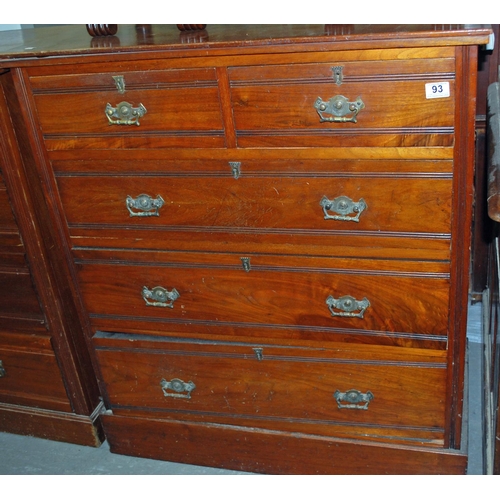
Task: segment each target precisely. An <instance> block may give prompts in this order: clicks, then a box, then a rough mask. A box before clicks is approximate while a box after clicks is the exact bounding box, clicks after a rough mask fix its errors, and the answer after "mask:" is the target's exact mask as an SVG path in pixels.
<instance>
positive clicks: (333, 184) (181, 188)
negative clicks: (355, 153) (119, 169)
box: [58, 168, 452, 234]
mask: <svg viewBox="0 0 500 500" xmlns="http://www.w3.org/2000/svg"><path fill="white" fill-rule="evenodd" d="M228 170H229V168H228ZM58 185H59V191H60V195H61V199H62V202H63V205H64V209H65V214H66V218H67V221H68V224H69V226H70V227H71V226H72V225H81V224H85V225H88V224H98V225H112V226H117V225H122V226H128V227H129V226H130V227H134V228H138V229H140V228H144V229H148V230H150V229H152V228H153V227H159V228H162V227H168V228H176V227H177V228H178V227H185V226H194V227H196V228H197V230H198V231H202V230H205V231H213V230H214V229H215V228H236V229H238V228H245V229H247V230H256V231H258V230H260V229H263V230H265V231H268V230H270V229H273V230H278V229H283V230H290V231H298V230H300V231H308V230H311V231H318V230H319V231H330V230H333V231H335V230H337V231H342V230H346V231H352V232H355V231H382V232H406V233H441V234H443V233H444V234H449V233H450V231H451V228H450V218H451V217H450V214H451V191H452V180H451V179H440V178H436V179H432V178H431V179H429V178H420V179H413V178H405V179H401V178H392V177H391V176H390V175H387V176H377V177H369V176H367V177H366V178H363V177H353V178H346V177H342V176H339V177H321V176H318V177H313V176H303V177H295V176H293V177H278V176H262V177H254V176H245V175H242V176H241V177H240V178H237V179H235V178H232V177H231V175H230V174H228V175H227V176H226V177H210V178H209V179H207V178H206V177H197V176H189V177H181V176H167V177H162V176H144V177H139V176H127V177H114V176H113V177H111V176H98V175H96V176H82V177H66V176H63V177H59V178H58Z"/></svg>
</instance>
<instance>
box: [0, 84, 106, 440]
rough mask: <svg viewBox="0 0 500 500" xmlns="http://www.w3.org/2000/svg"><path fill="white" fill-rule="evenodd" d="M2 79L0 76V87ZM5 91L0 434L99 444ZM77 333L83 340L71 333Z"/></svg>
mask: <svg viewBox="0 0 500 500" xmlns="http://www.w3.org/2000/svg"><path fill="white" fill-rule="evenodd" d="M4 79H5V78H4V77H2V76H0V82H1V83H0V85H2V84H3V83H4ZM3 90H4V89H3V87H0V431H1V432H11V433H17V434H23V435H31V436H36V437H41V438H46V439H54V440H59V441H67V442H71V443H76V444H82V445H89V446H99V445H100V443H101V442H102V439H103V436H102V429H101V426H100V424H99V422H98V417H99V414H100V412H101V408H102V403H101V402H100V400H99V391H98V386H97V382H96V379H95V376H94V374H93V370H92V365H91V361H90V356H89V354H88V351H87V350H86V349H85V344H84V343H83V341H82V333H81V331H82V329H81V326H80V322H79V321H78V320H77V317H76V313H74V314H73V316H72V315H71V305H70V304H71V303H70V301H67V300H65V299H64V298H63V297H61V293H63V290H62V287H61V286H60V285H61V283H62V281H61V277H60V276H58V274H57V272H56V270H55V269H54V268H53V267H52V250H51V247H52V245H53V244H52V241H53V240H52V237H53V235H52V234H51V231H50V227H49V226H47V225H46V222H45V221H44V217H43V214H44V209H43V206H44V205H43V204H42V203H36V196H37V194H38V196H39V197H40V190H39V188H38V189H37V188H36V187H35V186H33V185H31V184H30V183H29V181H28V177H29V176H30V174H29V173H28V172H29V167H28V169H27V170H25V166H24V165H23V162H22V161H21V158H20V156H19V149H18V148H19V144H18V137H17V136H16V133H15V132H14V130H13V129H12V117H11V111H14V109H15V105H14V100H10V99H9V97H12V96H9V97H8V96H7V94H5V93H4V92H3ZM8 100H10V105H11V107H12V108H11V110H9V108H8V107H7V101H8ZM15 119H16V118H15V117H14V121H15ZM19 132H21V135H22V134H23V131H22V130H21V129H19ZM20 137H21V136H19V138H20ZM63 281H65V280H63ZM72 307H73V309H75V306H74V305H73V306H72ZM78 331H80V335H79V337H80V338H75V337H76V335H77V332H78ZM82 346H83V347H84V349H83V350H82V349H81V348H82Z"/></svg>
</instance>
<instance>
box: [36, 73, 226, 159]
mask: <svg viewBox="0 0 500 500" xmlns="http://www.w3.org/2000/svg"><path fill="white" fill-rule="evenodd" d="M114 77H121V78H122V81H123V82H124V83H123V85H124V91H123V92H120V91H119V88H118V87H119V85H120V84H117V83H115V79H114ZM32 85H34V94H35V103H36V108H37V111H38V116H39V120H40V125H41V128H42V132H43V134H44V136H45V138H46V139H48V140H49V142H48V146H49V149H50V148H51V147H54V148H56V149H58V148H64V147H77V148H78V147H84V148H85V147H90V146H91V147H98V148H99V147H104V148H106V147H107V148H111V149H114V148H117V147H125V146H126V145H131V146H132V147H134V144H135V146H142V147H144V146H145V145H146V143H147V140H148V137H150V136H157V137H163V140H164V143H165V144H166V145H168V144H169V141H170V145H182V143H183V142H184V143H185V145H186V146H189V147H191V146H198V147H200V146H209V145H210V144H211V145H212V146H214V145H215V146H223V144H224V140H223V125H222V117H221V111H220V104H219V91H218V88H217V81H216V79H215V70H213V69H206V70H205V69H203V70H173V71H172V72H168V71H151V72H129V73H121V72H120V73H119V74H112V73H108V74H92V75H61V76H59V77H57V79H56V78H55V77H37V78H33V79H32ZM144 134H146V136H144ZM58 140H60V143H59V144H58V143H57V141H58ZM50 141H55V143H52V145H51V142H50ZM65 141H66V142H65ZM106 141H108V142H106ZM127 141H128V142H127ZM134 141H135V142H134ZM197 141H199V143H198V142H197ZM89 145H90V146H89ZM101 145H102V146H101Z"/></svg>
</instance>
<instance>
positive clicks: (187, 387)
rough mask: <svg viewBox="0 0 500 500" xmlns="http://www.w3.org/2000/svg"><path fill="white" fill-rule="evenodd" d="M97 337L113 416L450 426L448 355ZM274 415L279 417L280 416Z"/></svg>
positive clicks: (382, 427) (410, 429)
mask: <svg viewBox="0 0 500 500" xmlns="http://www.w3.org/2000/svg"><path fill="white" fill-rule="evenodd" d="M94 344H95V348H96V353H97V357H98V362H99V366H100V372H101V374H102V377H103V381H104V384H105V387H106V393H107V398H108V403H109V405H110V407H111V409H112V410H113V412H114V413H117V414H118V413H120V411H130V410H134V409H135V410H136V411H140V410H142V411H144V410H147V411H150V412H157V413H159V414H162V415H170V416H172V415H177V416H180V415H183V416H184V417H189V416H190V415H191V416H192V417H193V418H195V419H199V418H203V419H204V420H206V421H210V420H214V419H215V421H216V422H221V421H225V423H233V424H237V423H238V419H240V420H243V419H245V421H246V424H247V425H251V423H252V422H251V421H252V420H253V422H254V423H255V422H258V424H257V425H258V426H263V425H265V422H267V423H268V425H270V426H273V425H275V422H277V421H280V422H285V421H286V422H287V423H288V425H289V424H294V425H295V426H296V430H299V428H300V427H299V426H302V430H304V427H305V428H308V430H309V431H310V432H311V430H312V429H313V427H312V426H313V425H321V426H324V427H333V429H336V428H338V429H339V430H338V431H335V430H333V431H331V430H330V431H329V432H328V433H331V432H340V427H342V426H344V425H345V426H361V425H362V426H367V427H372V428H371V429H370V433H371V434H377V433H383V435H385V436H387V434H391V433H392V431H391V427H393V428H394V429H397V430H398V431H399V433H400V436H401V435H404V434H405V433H406V435H412V434H414V433H415V431H416V430H417V431H418V430H421V431H425V432H429V431H430V432H435V433H436V434H437V435H438V434H441V435H442V432H443V428H444V426H445V409H446V397H445V393H446V373H447V371H446V362H445V353H444V352H441V353H435V352H432V351H431V352H430V353H425V354H422V352H418V351H417V353H415V352H414V353H411V352H410V350H409V349H406V350H402V351H401V352H400V353H398V351H397V350H395V349H394V348H385V349H384V351H383V352H382V351H380V350H376V349H373V348H372V349H371V350H370V349H367V348H357V349H356V348H351V349H349V348H345V347H343V348H342V347H340V346H339V348H338V349H335V350H327V349H321V350H314V349H304V348H293V347H276V346H265V345H264V346H262V345H248V344H247V345H244V344H239V345H238V344H232V345H231V344H217V343H206V342H205V343H201V342H194V341H191V343H190V342H188V341H187V342H172V341H170V342H169V341H165V339H156V341H153V340H148V338H147V337H143V336H140V335H135V336H134V335H125V334H106V333H100V332H99V333H98V334H97V335H96V336H95V337H94ZM273 422H274V423H273Z"/></svg>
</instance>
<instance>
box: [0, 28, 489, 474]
mask: <svg viewBox="0 0 500 500" xmlns="http://www.w3.org/2000/svg"><path fill="white" fill-rule="evenodd" d="M76 31H77V30H73V38H72V39H71V40H69V39H68V38H67V37H69V33H70V32H71V30H70V28H67V29H61V30H54V31H46V32H44V33H40V34H34V33H26V34H25V36H26V38H25V40H24V41H25V42H27V41H28V40H31V41H32V42H30V43H32V44H31V45H30V46H33V47H34V46H36V47H37V48H36V49H34V50H32V49H28V50H27V51H26V52H23V53H22V54H21V52H20V51H19V47H16V46H15V45H13V44H10V45H9V35H6V36H5V38H3V40H4V41H3V42H2V38H1V37H0V48H1V47H2V46H3V47H4V48H5V50H3V54H4V56H3V58H1V59H0V66H1V67H5V68H9V69H10V72H9V74H8V77H7V78H6V80H7V81H8V82H9V83H10V85H8V86H7V88H8V92H10V93H11V97H12V99H13V101H14V103H15V102H18V103H19V106H18V111H19V116H20V118H18V122H16V123H15V126H16V127H17V128H18V129H20V130H21V129H24V130H26V131H27V133H26V145H27V149H26V151H25V152H24V153H23V158H24V159H25V161H27V162H28V163H29V164H30V165H31V166H32V171H33V172H36V175H35V176H34V178H39V179H41V185H40V187H39V188H40V189H41V191H42V192H43V196H44V199H45V200H46V204H47V205H46V207H47V210H46V213H45V215H46V219H47V221H49V222H50V225H51V228H52V231H53V232H54V241H58V242H59V243H60V248H59V249H58V254H57V255H58V258H59V259H60V260H61V264H60V266H61V269H62V271H61V275H60V280H61V282H62V280H63V277H66V281H65V282H64V284H65V286H66V287H67V288H66V290H67V292H68V300H69V298H70V299H71V301H72V303H73V305H74V308H75V310H74V312H75V314H76V315H77V317H78V319H79V320H80V323H81V325H82V327H83V330H84V333H85V335H84V340H83V343H80V344H79V345H78V350H80V349H84V348H85V347H88V348H90V349H91V355H92V364H93V368H94V370H95V373H96V376H97V378H98V380H99V387H100V390H101V392H102V395H103V398H104V403H105V405H106V408H107V411H106V413H105V415H103V423H104V427H105V433H106V436H107V438H108V440H109V441H110V446H111V449H112V451H116V452H118V453H129V454H134V455H137V456H149V457H153V458H160V459H167V460H182V461H187V462H190V463H200V464H204V465H211V464H212V465H215V466H223V467H231V468H235V469H243V470H253V471H257V472H270V473H281V472H288V473H304V474H305V473H341V474H343V473H359V471H361V470H364V471H370V472H373V473H376V472H382V471H383V472H392V473H401V472H406V471H408V470H410V469H411V467H410V464H413V466H414V469H413V472H415V471H418V470H422V469H421V468H422V466H423V464H424V463H427V468H428V467H429V464H433V465H432V467H435V469H434V470H433V471H434V472H441V473H455V472H457V471H460V472H464V471H465V464H466V454H465V449H466V444H465V442H464V441H465V439H464V438H463V436H462V424H463V422H462V413H463V407H462V402H463V390H464V370H465V342H466V338H465V327H466V323H467V322H466V319H467V318H466V314H467V308H466V307H465V305H466V304H467V297H468V266H469V260H470V241H471V234H470V229H471V223H472V205H473V200H474V191H473V179H474V171H473V166H474V127H473V125H474V124H473V117H474V113H475V96H476V64H477V52H478V49H477V45H478V44H484V43H486V42H487V41H488V39H489V34H490V31H489V30H488V29H485V28H481V27H480V28H475V29H474V28H472V27H467V26H440V27H437V26H418V27H411V26H403V27H399V26H375V27H369V26H361V27H358V26H345V25H344V26H330V25H327V26H325V25H322V26H306V25H303V26H260V27H257V26H226V27H224V26H211V25H209V26H208V27H207V28H206V30H203V31H202V32H199V33H198V34H197V35H193V36H192V37H191V38H190V36H191V35H188V36H187V38H186V37H184V36H183V35H184V33H179V30H178V29H177V28H176V27H175V26H173V27H165V26H156V25H152V26H151V27H150V28H148V29H145V27H144V26H142V25H141V26H140V27H139V26H124V27H122V26H120V27H119V30H118V33H117V36H116V37H102V40H95V39H93V40H90V39H89V37H88V34H86V33H85V30H82V31H83V32H82V33H80V32H79V31H78V33H77V32H76ZM49 33H50V35H49ZM80 35H81V36H82V37H83V36H85V37H86V38H85V42H84V41H83V38H80ZM198 36H199V37H198ZM56 38H57V43H56ZM96 38H98V37H96ZM105 39H106V40H105ZM35 40H37V44H35ZM41 55H43V56H44V57H40V56H41ZM47 56H50V57H47ZM338 66H342V67H343V69H342V77H341V78H340V77H339V76H338V73H339V70H338V69H337V70H336V69H335V68H338ZM335 71H337V73H335ZM4 76H5V75H4ZM119 77H122V78H123V81H122V82H118V83H116V81H117V78H118V79H119ZM439 82H441V83H442V82H444V83H445V84H446V85H445V87H446V86H447V87H448V88H449V92H450V94H449V96H448V95H445V96H444V97H441V98H439V99H430V98H427V97H426V94H425V85H426V84H431V85H432V84H436V83H439ZM123 84H124V85H123ZM339 96H340V97H339ZM343 96H345V99H344V97H343ZM346 100H347V101H348V103H347V104H345V101H346ZM321 101H322V102H323V107H321ZM120 103H121V104H120ZM326 103H329V104H328V105H327V104H326ZM343 103H344V104H343ZM13 106H14V105H13ZM328 106H330V108H328ZM118 107H120V110H119V111H120V113H121V112H123V113H124V114H125V116H126V117H128V116H130V112H131V111H130V110H131V109H132V108H133V109H137V110H138V109H140V116H139V120H137V119H136V118H137V116H138V115H133V118H134V119H133V120H131V121H127V119H123V120H122V121H121V122H120V123H117V122H116V121H115V122H113V120H112V119H111V118H110V117H116V116H118V115H120V113H118V111H116V109H115V108H118ZM110 108H111V109H110ZM327 108H328V115H329V116H328V119H326V120H325V119H324V115H322V113H321V111H325V110H327ZM335 109H337V111H335ZM341 109H342V113H343V114H341V115H340V116H341V117H342V119H336V118H333V116H338V114H337V115H336V113H340V111H339V110H341ZM353 110H356V112H357V115H356V119H351V118H350V117H349V116H347V117H346V114H347V115H348V114H349V113H352V112H353ZM348 112H349V113H348ZM138 121H140V123H138ZM19 134H21V132H19ZM140 195H143V196H142V197H141V199H142V203H143V204H142V207H143V208H144V207H145V210H146V213H139V214H138V213H134V211H133V210H129V209H130V208H131V207H133V208H134V210H138V211H139V212H141V205H140V204H139V205H137V206H136V205H134V204H135V203H136V202H134V201H133V200H134V199H135V198H136V197H139V196H140ZM148 197H149V198H148ZM148 199H149V200H155V199H156V200H158V206H157V207H156V209H154V210H153V209H151V207H150V205H149V202H148V201H147V200H148ZM325 199H326V201H325ZM332 200H333V201H332ZM360 200H363V205H356V204H357V203H358V202H359V203H361V202H360ZM353 204H354V205H353ZM361 206H362V207H363V208H360V207H361ZM334 207H336V208H334ZM333 212H334V214H333V215H332V213H333ZM155 287H163V288H164V290H163V292H162V291H161V289H159V291H158V292H157V293H159V294H160V295H158V299H154V300H152V301H148V300H146V299H147V298H148V293H150V291H151V290H152V289H153V288H155ZM174 288H175V291H176V293H175V296H174V298H173V299H172V298H171V302H170V303H166V302H165V300H164V298H163V296H162V293H169V291H171V290H173V289H174ZM145 289H146V295H144V290H145ZM149 297H150V298H151V296H150V295H149ZM336 298H339V299H342V300H341V303H342V305H341V306H338V303H336V302H335V300H334V299H336ZM358 301H359V302H361V303H362V304H361V305H359V304H358ZM368 302H369V305H368ZM334 303H335V305H334ZM363 304H364V305H363ZM362 307H365V310H363V312H362V313H359V312H358V311H359V309H360V308H362ZM70 310H71V309H70ZM332 367H335V369H332ZM163 378H165V380H170V381H172V382H173V383H174V385H173V386H172V387H174V394H175V396H176V397H171V396H168V395H165V393H164V392H163V391H162V388H163V389H164V388H165V387H164V385H163V386H162V383H161V381H162V379H163ZM177 379H181V380H180V381H179V380H177ZM182 381H184V382H189V381H192V383H193V384H194V385H195V386H196V389H195V390H194V391H193V394H192V396H191V397H190V398H186V397H182V396H183V394H182V390H181V389H182V387H183V382H182ZM165 383H166V382H165ZM175 387H176V388H177V389H175ZM337 390H338V391H339V392H342V391H347V392H348V393H349V395H350V396H348V397H350V398H353V399H352V400H351V403H352V402H353V401H356V400H357V398H359V397H360V396H359V395H360V394H364V395H365V396H364V398H365V399H363V398H362V399H361V401H364V402H365V403H366V402H368V400H369V405H367V406H366V408H363V409H362V408H354V409H353V408H350V409H346V408H342V409H340V408H338V407H337V406H336V404H337V403H336V401H335V394H336V393H337ZM368 391H369V392H368ZM368 394H370V395H371V396H370V397H368V396H367V395H368ZM198 396H199V397H198ZM366 398H368V399H366ZM344 410H346V411H344ZM168 430H172V431H173V432H175V433H176V437H175V438H172V441H171V442H170V441H168V444H169V445H168V446H167V447H166V448H165V449H163V450H162V449H160V448H159V447H158V446H155V443H156V442H157V441H158V438H159V436H164V434H165V432H167V431H168ZM130 433H132V435H131V434H130ZM146 435H151V436H152V437H153V440H150V439H148V438H147V437H146ZM175 439H177V440H178V441H179V442H181V441H182V445H181V444H174V440H175ZM214 439H215V441H213V440H214ZM346 439H347V440H346ZM242 440H245V442H248V443H250V444H249V446H250V448H248V450H250V449H251V451H252V454H253V455H254V457H253V458H249V456H248V450H247V451H245V450H243V449H242V448H241V447H240V445H239V444H238V443H240V442H241V441H242ZM342 440H346V441H342ZM209 441H210V442H212V443H213V442H217V443H221V442H224V443H225V444H224V446H214V445H213V444H212V445H211V448H213V449H212V450H211V456H212V458H209V457H208V456H207V455H206V454H204V453H203V452H196V453H195V450H196V449H199V448H200V447H203V446H205V444H206V443H207V442H209ZM341 443H342V444H341ZM274 446H278V448H280V449H281V450H288V452H287V455H289V456H290V457H292V455H293V457H294V458H289V457H286V458H285V457H280V455H282V451H280V453H276V452H275V451H274V448H273V447H274ZM339 446H340V447H341V448H343V447H344V446H345V447H346V448H348V449H350V450H351V451H350V452H349V453H347V454H343V455H342V461H339V457H338V456H337V454H336V453H333V455H332V450H336V449H339V448H338V447H339ZM312 447H314V448H315V449H316V456H315V460H314V461H313V462H314V463H313V462H311V460H310V457H309V456H308V455H309V453H310V450H311V449H312ZM165 450H167V451H165ZM401 457H404V458H401ZM261 462H262V465H259V463H261Z"/></svg>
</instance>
